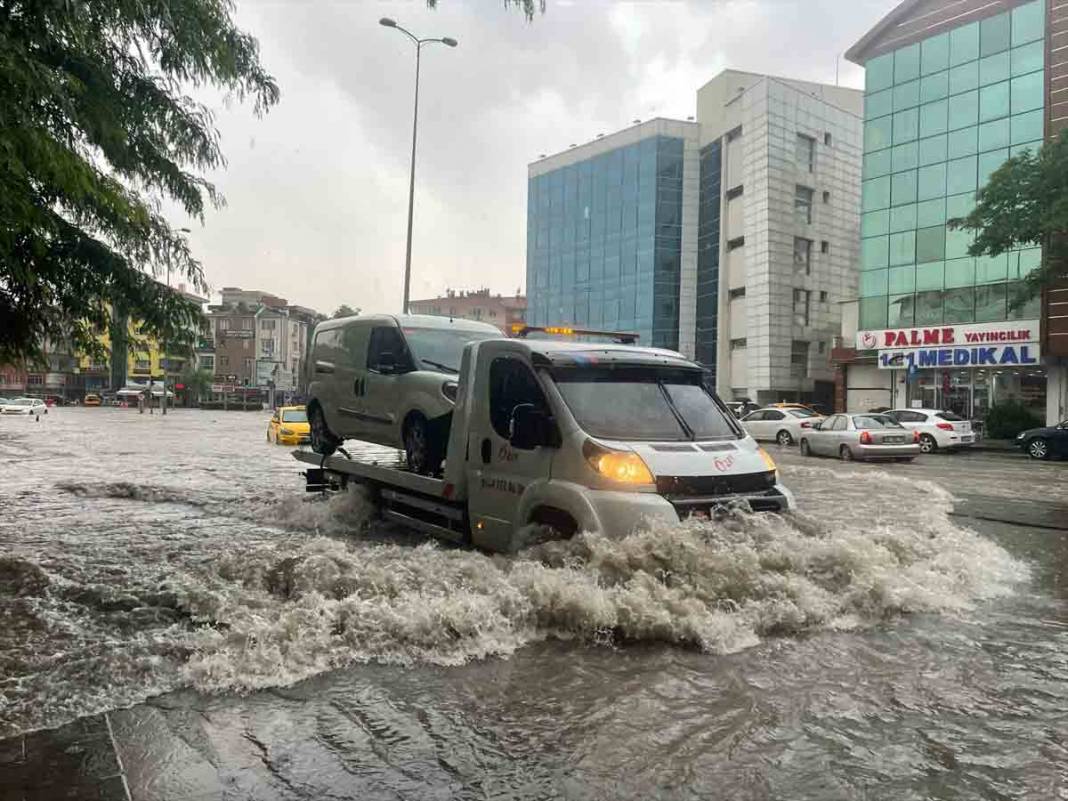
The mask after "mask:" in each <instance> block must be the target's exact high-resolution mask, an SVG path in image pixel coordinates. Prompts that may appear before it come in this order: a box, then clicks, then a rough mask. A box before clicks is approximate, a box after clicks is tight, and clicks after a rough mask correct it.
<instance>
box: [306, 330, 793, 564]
mask: <svg viewBox="0 0 1068 801" xmlns="http://www.w3.org/2000/svg"><path fill="white" fill-rule="evenodd" d="M574 333H575V334H579V333H582V332H578V331H576V332H574ZM702 379H703V375H702V370H701V367H700V365H698V364H695V363H694V362H691V361H689V360H687V359H685V358H683V357H682V356H680V355H679V354H677V353H674V352H672V351H666V350H658V349H653V348H644V347H635V346H629V345H621V344H595V343H591V342H574V341H559V340H549V339H491V340H483V341H478V342H472V343H470V344H469V345H467V346H466V347H465V349H464V352H463V358H462V362H461V368H460V374H459V376H458V377H457V381H458V388H457V394H456V405H455V409H454V411H453V415H452V420H451V422H450V428H449V435H448V446H447V450H446V454H445V465H444V469H443V472H442V474H441V475H440V476H426V475H419V474H418V473H416V472H413V471H411V470H408V469H405V468H404V467H401V466H400V465H401V464H403V463H402V462H399V461H398V463H397V466H389V465H385V464H381V463H378V462H368V461H363V460H357V459H350V458H347V457H346V456H345V455H338V454H331V455H323V454H318V453H314V452H312V451H308V450H302V451H298V452H297V453H295V454H294V455H295V457H296V458H297V459H299V460H300V461H302V462H305V463H307V464H309V465H311V468H310V469H308V470H307V471H305V476H306V477H307V485H308V486H307V488H308V490H309V491H317V490H322V489H327V488H343V487H345V486H346V485H347V484H348V483H349V482H357V483H359V484H362V485H365V486H367V487H368V488H369V489H370V490H371V491H372V493H373V494H374V496H375V498H376V501H377V502H378V503H379V504H380V506H381V509H382V513H383V515H384V516H385V517H386V518H387V519H392V520H395V521H399V522H403V523H405V524H407V525H410V526H413V527H415V528H418V529H421V530H423V531H425V532H426V533H429V534H432V535H434V536H438V537H442V538H445V539H449V540H453V541H456V542H460V543H463V544H468V545H473V546H475V547H479V548H485V549H488V550H494V551H504V552H511V551H514V550H516V549H517V548H519V547H522V546H523V545H524V530H525V529H526V528H527V527H528V526H530V525H531V524H540V525H544V526H548V527H550V528H552V529H554V530H555V532H556V533H558V534H559V535H560V536H564V537H566V536H570V535H572V534H574V533H576V532H578V531H589V532H594V533H600V534H604V535H606V536H613V537H623V536H626V535H627V534H629V533H631V532H632V531H633V530H634V529H636V528H639V527H641V526H643V525H650V524H653V525H655V524H657V523H677V522H678V521H679V520H680V519H685V518H687V517H689V516H690V515H692V514H697V515H710V514H715V513H717V512H719V511H720V510H723V509H727V508H730V507H732V506H735V505H742V506H746V507H748V508H751V509H752V510H754V511H776V512H783V511H787V510H789V509H791V508H793V506H794V499H793V495H792V494H791V493H790V491H789V490H788V489H786V487H784V486H783V485H782V484H781V483H780V482H779V474H778V471H777V470H776V467H775V462H774V461H773V460H772V458H771V457H770V456H769V455H768V454H767V453H766V452H765V451H764V450H763V449H762V448H761V447H759V446H758V445H757V443H756V442H755V441H754V440H753V438H752V437H750V436H749V435H748V434H746V432H745V430H744V429H743V428H742V427H741V426H740V425H739V423H738V421H737V420H736V419H735V418H734V415H733V414H731V413H730V411H728V410H727V408H726V407H725V406H724V405H723V403H722V402H721V401H720V400H719V399H718V398H717V397H716V396H715V395H713V394H711V393H710V392H709V391H708V390H707V389H706V388H705V386H704V384H703V380H702Z"/></svg>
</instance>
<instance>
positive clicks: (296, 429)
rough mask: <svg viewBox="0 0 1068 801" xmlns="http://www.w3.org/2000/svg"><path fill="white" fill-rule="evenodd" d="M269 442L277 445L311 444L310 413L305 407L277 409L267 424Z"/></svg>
mask: <svg viewBox="0 0 1068 801" xmlns="http://www.w3.org/2000/svg"><path fill="white" fill-rule="evenodd" d="M267 441H268V442H273V443H274V444H275V445H305V444H307V443H309V442H311V427H310V426H309V425H308V413H307V411H305V409H304V407H303V406H282V407H280V408H278V409H275V411H274V414H272V415H271V419H270V421H268V423H267Z"/></svg>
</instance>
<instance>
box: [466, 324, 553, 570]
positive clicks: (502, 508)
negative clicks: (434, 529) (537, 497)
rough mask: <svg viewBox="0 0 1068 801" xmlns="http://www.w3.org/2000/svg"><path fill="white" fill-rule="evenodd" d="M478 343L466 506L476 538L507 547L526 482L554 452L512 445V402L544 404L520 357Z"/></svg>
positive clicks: (546, 471) (543, 474)
mask: <svg viewBox="0 0 1068 801" xmlns="http://www.w3.org/2000/svg"><path fill="white" fill-rule="evenodd" d="M482 348H483V351H484V352H485V356H486V357H488V358H485V359H483V360H480V369H479V371H478V375H477V376H476V386H475V398H477V399H478V401H480V402H478V403H476V409H475V414H473V415H472V420H471V428H470V430H469V432H468V442H467V453H468V466H469V471H470V483H469V486H468V492H469V493H470V494H469V501H468V511H469V514H470V517H471V528H472V535H473V538H474V540H475V543H476V544H483V545H489V546H490V547H498V548H500V549H501V550H509V546H510V543H511V540H512V533H513V531H514V527H515V525H516V523H517V522H522V521H517V520H516V516H517V514H518V511H519V503H520V499H521V498H522V496H523V493H524V491H525V490H526V489H527V487H528V486H529V485H530V484H531V482H533V481H537V480H545V479H548V478H549V475H550V469H551V467H552V458H553V454H554V453H555V448H551V447H535V448H531V449H524V448H518V447H515V446H514V445H512V444H511V442H510V434H511V426H512V418H513V415H514V413H515V409H516V407H517V406H522V405H524V404H531V405H533V406H534V407H535V408H537V409H542V410H544V411H545V412H546V413H547V414H548V413H549V408H550V407H549V404H548V401H547V400H546V397H545V393H544V392H543V391H542V389H541V386H540V385H539V383H538V380H537V378H536V376H535V374H534V371H533V369H532V368H531V366H530V364H529V363H528V362H527V361H526V360H525V359H524V358H521V356H520V355H519V354H518V353H508V352H502V351H499V350H498V351H496V352H495V353H493V351H491V350H490V349H489V348H486V346H485V345H483V346H482ZM491 353H492V355H491ZM483 365H485V366H484V367H483Z"/></svg>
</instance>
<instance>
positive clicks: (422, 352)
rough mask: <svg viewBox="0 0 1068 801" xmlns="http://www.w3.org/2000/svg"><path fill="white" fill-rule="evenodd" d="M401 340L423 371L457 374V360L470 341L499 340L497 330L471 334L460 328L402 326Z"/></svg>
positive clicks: (458, 369) (458, 364)
mask: <svg viewBox="0 0 1068 801" xmlns="http://www.w3.org/2000/svg"><path fill="white" fill-rule="evenodd" d="M404 337H405V339H406V340H407V341H408V347H409V348H411V352H412V355H413V356H415V358H416V359H418V360H419V361H420V362H421V363H422V365H423V369H425V370H437V371H439V372H445V373H459V372H460V358H461V356H463V352H464V347H465V346H466V345H467V344H468V343H469V342H480V341H482V340H485V339H500V338H501V333H500V332H499V331H470V330H464V329H463V328H444V327H442V328H419V327H417V326H405V328H404Z"/></svg>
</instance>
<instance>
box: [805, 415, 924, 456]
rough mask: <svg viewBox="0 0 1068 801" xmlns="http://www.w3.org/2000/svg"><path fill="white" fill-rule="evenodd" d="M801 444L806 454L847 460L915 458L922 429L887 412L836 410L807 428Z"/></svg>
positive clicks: (918, 449)
mask: <svg viewBox="0 0 1068 801" xmlns="http://www.w3.org/2000/svg"><path fill="white" fill-rule="evenodd" d="M800 448H801V455H802V456H837V457H838V458H840V459H842V460H843V461H846V462H849V461H852V460H854V459H891V460H894V461H900V462H911V461H912V460H913V459H915V458H916V457H917V456H918V455H919V454H920V432H918V431H909V430H907V429H906V428H905V427H904V426H903V425H901V424H900V423H899V422H897V421H896V420H894V419H893V418H892V417H889V416H887V415H885V414H836V415H832V416H831V417H828V418H827V419H825V420H822V421H821V422H819V423H818V424H817V425H815V426H814V427H813V428H811V429H810V430H807V431H805V433H804V434H803V435H802V436H801V442H800Z"/></svg>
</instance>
